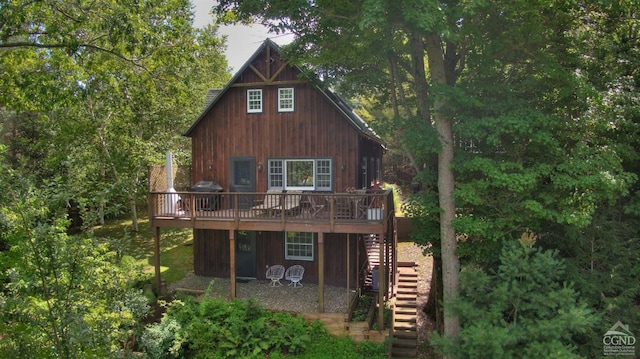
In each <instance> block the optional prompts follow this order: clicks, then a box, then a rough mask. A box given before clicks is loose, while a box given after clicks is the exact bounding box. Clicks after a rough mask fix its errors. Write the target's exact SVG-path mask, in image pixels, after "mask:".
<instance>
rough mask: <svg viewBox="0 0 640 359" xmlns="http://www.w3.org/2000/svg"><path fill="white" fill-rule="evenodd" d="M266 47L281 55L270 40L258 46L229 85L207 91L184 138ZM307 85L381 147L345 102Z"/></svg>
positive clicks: (326, 91)
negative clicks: (196, 116)
mask: <svg viewBox="0 0 640 359" xmlns="http://www.w3.org/2000/svg"><path fill="white" fill-rule="evenodd" d="M267 47H271V48H272V49H274V50H275V51H276V52H277V53H278V54H281V50H280V46H278V45H277V44H276V43H275V42H273V41H272V40H271V39H268V38H267V39H266V40H265V41H264V42H263V43H262V44H261V45H260V47H258V49H257V50H256V51H255V52H254V53H253V55H251V57H250V58H249V59H248V60H247V62H245V63H244V65H242V67H241V68H240V70H238V71H237V72H236V74H235V75H233V77H232V78H231V80H230V81H229V83H227V85H226V86H225V87H224V88H223V89H216V90H209V93H208V94H207V99H206V102H205V107H204V109H203V111H202V113H201V114H200V116H198V118H197V119H196V120H195V122H194V123H193V124H192V125H191V127H189V129H188V130H187V132H185V133H184V136H189V135H190V134H191V132H192V131H193V130H194V129H195V128H196V127H197V126H198V124H199V123H200V121H202V119H203V118H204V117H205V115H206V114H207V112H209V110H211V108H212V107H213V106H215V104H216V103H217V102H218V100H219V99H220V98H221V97H222V95H224V93H226V92H227V90H229V88H230V87H231V85H233V84H234V83H235V82H236V81H237V80H238V78H239V77H240V76H241V75H242V73H244V71H245V70H246V69H247V68H248V67H249V66H250V65H251V63H252V62H253V61H254V60H255V59H256V58H257V57H258V56H259V55H260V53H262V51H263V50H264V49H266V48H267ZM292 66H293V67H294V68H295V69H297V70H298V71H299V72H302V69H301V68H300V67H299V66H295V65H292ZM308 84H309V86H312V87H314V88H315V89H316V90H317V91H318V92H320V93H321V94H323V95H324V96H325V97H326V98H327V99H328V100H329V102H330V103H331V104H333V105H334V106H335V107H336V108H337V109H338V110H339V111H340V112H341V113H342V114H343V115H344V117H345V118H346V119H347V120H348V121H349V123H350V124H351V125H352V126H353V127H355V128H356V130H358V131H359V132H360V134H362V135H363V136H365V137H367V138H369V139H371V140H372V141H374V142H377V143H379V144H380V145H381V146H383V144H382V142H381V139H380V136H378V134H376V132H375V131H374V130H373V129H372V128H371V127H369V125H367V123H366V122H365V121H364V120H363V119H362V118H361V117H360V116H358V114H356V113H355V112H354V111H353V109H352V108H351V107H350V106H349V105H348V104H347V103H346V101H345V100H344V99H342V98H341V97H340V96H339V95H337V94H336V93H334V92H333V91H331V90H328V89H326V90H325V89H322V88H320V87H319V86H318V85H314V84H311V83H308Z"/></svg>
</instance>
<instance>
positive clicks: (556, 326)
mask: <svg viewBox="0 0 640 359" xmlns="http://www.w3.org/2000/svg"><path fill="white" fill-rule="evenodd" d="M565 270H566V265H565V262H564V261H563V260H562V259H559V258H558V253H557V252H556V251H545V250H542V249H539V248H533V247H530V246H527V245H523V244H517V243H513V242H510V243H509V244H508V245H506V246H505V248H504V249H503V250H502V252H501V254H500V266H499V268H498V271H497V272H496V273H494V274H490V273H486V272H483V271H480V270H475V269H467V270H465V271H464V272H463V273H462V275H461V293H460V297H459V299H458V301H457V302H455V303H452V306H451V310H454V311H455V312H456V313H458V314H459V315H460V317H461V320H462V330H461V332H460V334H459V338H458V340H457V341H456V340H453V339H445V338H442V337H439V336H436V337H435V338H434V339H433V341H432V343H433V344H434V345H435V346H436V347H437V348H438V349H439V350H440V351H441V352H443V353H445V354H446V355H447V356H449V357H452V358H479V357H486V358H498V359H499V358H551V357H553V358H578V357H579V356H578V354H577V353H576V352H577V350H576V347H575V344H574V339H573V338H574V336H575V335H577V334H581V333H585V332H586V331H587V330H588V328H589V327H590V326H592V325H593V324H594V323H595V322H596V317H595V316H594V315H593V314H592V312H591V311H590V310H589V309H588V308H587V306H586V304H584V303H582V301H581V300H579V299H578V298H579V294H578V292H576V291H575V289H574V288H573V286H572V285H571V284H568V283H566V282H565V281H564V280H565Z"/></svg>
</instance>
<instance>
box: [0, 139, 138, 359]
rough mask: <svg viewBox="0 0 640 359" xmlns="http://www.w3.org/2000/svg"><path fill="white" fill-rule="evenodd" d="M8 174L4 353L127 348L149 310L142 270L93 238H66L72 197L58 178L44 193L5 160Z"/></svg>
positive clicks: (94, 353)
mask: <svg viewBox="0 0 640 359" xmlns="http://www.w3.org/2000/svg"><path fill="white" fill-rule="evenodd" d="M0 150H2V147H0ZM0 169H1V171H0V177H1V178H0V179H1V181H0V182H1V184H0V190H2V192H3V193H4V194H5V195H4V196H2V199H1V200H0V228H2V238H0V239H1V240H2V242H3V243H4V246H3V248H2V250H1V251H0V269H1V271H0V283H1V287H0V332H2V333H3V340H2V341H1V342H0V355H1V356H2V357H7V358H9V357H30V358H50V357H62V358H80V357H83V358H85V357H106V356H110V355H112V354H113V353H116V352H118V351H120V350H122V349H124V348H123V347H122V345H123V343H125V342H127V341H128V340H129V338H130V337H131V336H132V335H133V334H134V331H135V330H141V327H140V323H141V320H142V319H143V318H144V317H145V316H146V314H147V313H148V311H149V306H148V303H147V298H145V297H144V296H143V295H142V293H141V291H140V290H136V289H134V288H133V284H135V282H136V278H140V277H139V275H141V274H140V273H141V272H140V270H139V269H138V268H135V267H134V265H133V260H132V259H131V258H128V257H121V256H118V255H117V254H116V253H115V252H114V251H110V250H108V249H107V248H106V246H105V245H101V244H98V243H97V241H94V240H93V239H91V238H87V237H80V236H69V235H67V234H66V229H67V226H68V223H67V222H68V220H67V219H66V201H68V200H69V198H70V195H69V193H66V192H65V191H64V190H61V189H60V187H58V186H57V184H56V183H55V182H54V181H51V182H49V183H47V188H46V189H36V188H34V187H33V186H31V185H30V184H29V180H28V179H26V178H23V177H21V176H20V175H19V174H18V173H17V172H16V171H14V170H11V169H10V168H9V167H8V166H7V165H6V163H5V162H4V161H0ZM136 273H138V274H136Z"/></svg>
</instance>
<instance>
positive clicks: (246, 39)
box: [191, 0, 292, 75]
mask: <svg viewBox="0 0 640 359" xmlns="http://www.w3.org/2000/svg"><path fill="white" fill-rule="evenodd" d="M214 2H215V1H214V0H191V3H192V4H193V5H194V12H195V19H194V25H195V26H196V27H203V26H205V25H207V24H209V23H213V17H212V16H211V14H210V10H211V7H212V6H213V4H214ZM219 33H220V34H221V35H227V36H228V37H227V51H226V53H225V55H226V56H227V62H228V63H229V66H231V68H232V74H233V75H235V72H236V71H238V70H240V68H241V67H242V65H244V63H245V62H247V60H249V57H250V56H251V55H253V53H254V52H255V51H256V50H257V49H258V47H259V46H260V44H262V42H263V41H264V40H265V39H267V38H270V39H271V40H273V41H274V42H275V43H276V44H278V45H285V44H287V43H289V42H291V40H292V35H286V36H278V35H276V34H269V33H268V32H267V29H266V27H264V26H262V25H258V24H256V25H251V26H241V25H235V26H222V27H220V30H219Z"/></svg>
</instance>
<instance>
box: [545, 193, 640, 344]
mask: <svg viewBox="0 0 640 359" xmlns="http://www.w3.org/2000/svg"><path fill="white" fill-rule="evenodd" d="M620 211H621V206H616V207H612V208H603V209H600V210H598V212H597V214H598V215H597V216H596V220H595V221H594V222H593V223H592V224H591V225H590V226H588V227H587V228H557V229H556V230H555V231H554V232H553V233H551V234H549V235H547V236H544V237H543V238H541V239H540V240H539V242H540V244H541V245H542V246H544V247H546V248H553V249H556V250H558V251H559V253H560V255H561V256H562V257H563V258H566V260H565V263H566V266H567V271H566V278H567V279H568V280H571V281H572V282H574V283H575V288H576V289H577V290H578V291H579V292H580V295H581V299H582V300H583V301H585V302H586V303H588V304H589V308H591V309H592V310H593V311H594V312H595V313H597V314H598V316H599V319H600V320H599V321H598V322H596V323H593V324H592V325H591V326H590V328H589V332H587V333H585V334H583V335H581V336H579V337H577V338H576V344H577V345H578V349H579V352H580V354H582V355H583V356H585V357H597V356H599V355H601V352H602V343H601V341H600V340H594V338H602V335H603V334H604V332H606V330H607V329H609V328H610V327H611V326H613V324H615V323H616V322H617V321H621V322H622V323H624V324H626V325H629V327H630V328H638V327H640V312H638V310H637V308H638V304H639V303H640V240H639V238H640V226H639V225H638V220H637V218H624V216H621V214H620ZM634 333H635V332H634Z"/></svg>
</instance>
